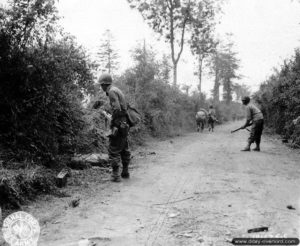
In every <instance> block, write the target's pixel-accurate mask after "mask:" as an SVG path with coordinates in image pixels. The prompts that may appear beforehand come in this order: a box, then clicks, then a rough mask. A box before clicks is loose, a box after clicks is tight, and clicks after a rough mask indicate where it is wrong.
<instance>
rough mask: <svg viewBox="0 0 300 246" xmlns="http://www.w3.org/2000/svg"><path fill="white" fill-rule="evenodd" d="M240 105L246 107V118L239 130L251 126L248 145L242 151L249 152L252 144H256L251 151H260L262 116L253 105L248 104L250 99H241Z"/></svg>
mask: <svg viewBox="0 0 300 246" xmlns="http://www.w3.org/2000/svg"><path fill="white" fill-rule="evenodd" d="M242 103H243V104H244V105H245V106H246V112H247V116H246V117H247V118H246V122H245V124H244V125H243V126H242V127H240V128H239V129H245V128H246V127H247V126H250V125H251V126H252V127H251V131H250V137H249V138H248V144H247V146H246V147H245V148H244V149H242V151H250V146H251V144H252V143H254V142H255V143H256V147H255V148H254V149H253V150H254V151H260V141H261V134H262V131H263V128H264V116H263V114H262V112H261V111H260V110H259V109H258V108H257V107H256V106H255V105H253V104H252V103H250V97H247V96H246V97H243V98H242Z"/></svg>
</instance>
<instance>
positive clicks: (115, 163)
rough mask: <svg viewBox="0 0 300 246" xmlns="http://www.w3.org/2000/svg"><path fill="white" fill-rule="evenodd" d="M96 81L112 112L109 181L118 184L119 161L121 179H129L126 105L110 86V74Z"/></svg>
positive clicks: (119, 179) (113, 87)
mask: <svg viewBox="0 0 300 246" xmlns="http://www.w3.org/2000/svg"><path fill="white" fill-rule="evenodd" d="M98 81H99V83H100V85H101V88H102V90H103V91H105V93H106V95H107V96H108V98H109V102H110V106H111V110H112V119H111V125H110V128H111V134H110V135H109V147H108V155H109V162H110V164H111V167H112V175H111V181H113V182H120V181H121V178H120V173H119V168H120V159H121V161H122V165H123V169H122V173H121V177H122V178H129V172H128V165H129V162H130V151H129V146H128V132H129V125H128V120H127V110H126V109H127V103H126V101H125V97H124V94H123V93H122V91H121V90H120V89H118V88H117V87H115V86H113V85H112V77H111V75H110V74H107V73H105V74H102V75H101V76H100V78H99V80H98Z"/></svg>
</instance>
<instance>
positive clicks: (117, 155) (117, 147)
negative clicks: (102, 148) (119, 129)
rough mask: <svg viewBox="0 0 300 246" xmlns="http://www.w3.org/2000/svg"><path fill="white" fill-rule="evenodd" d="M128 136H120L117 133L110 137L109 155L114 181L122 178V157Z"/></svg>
mask: <svg viewBox="0 0 300 246" xmlns="http://www.w3.org/2000/svg"><path fill="white" fill-rule="evenodd" d="M126 141H127V138H125V139H124V138H123V137H122V136H120V134H117V135H116V136H113V137H110V139H109V147H108V157H109V162H110V165H111V167H112V175H111V178H112V181H114V182H119V181H120V180H121V179H120V173H119V169H120V159H121V153H122V151H123V149H124V146H125V144H126Z"/></svg>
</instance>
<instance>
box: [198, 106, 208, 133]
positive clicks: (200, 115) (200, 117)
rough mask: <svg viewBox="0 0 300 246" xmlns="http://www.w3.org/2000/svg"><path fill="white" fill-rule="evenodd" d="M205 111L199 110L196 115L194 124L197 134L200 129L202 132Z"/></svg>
mask: <svg viewBox="0 0 300 246" xmlns="http://www.w3.org/2000/svg"><path fill="white" fill-rule="evenodd" d="M206 115H207V113H206V111H204V110H200V111H198V112H197V114H196V124H197V131H198V132H199V131H200V129H201V131H203V129H204V125H205V119H206Z"/></svg>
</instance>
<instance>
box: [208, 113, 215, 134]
mask: <svg viewBox="0 0 300 246" xmlns="http://www.w3.org/2000/svg"><path fill="white" fill-rule="evenodd" d="M215 121H216V110H215V109H214V108H209V110H208V121H207V123H208V125H209V131H210V130H212V131H214V127H215Z"/></svg>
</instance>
